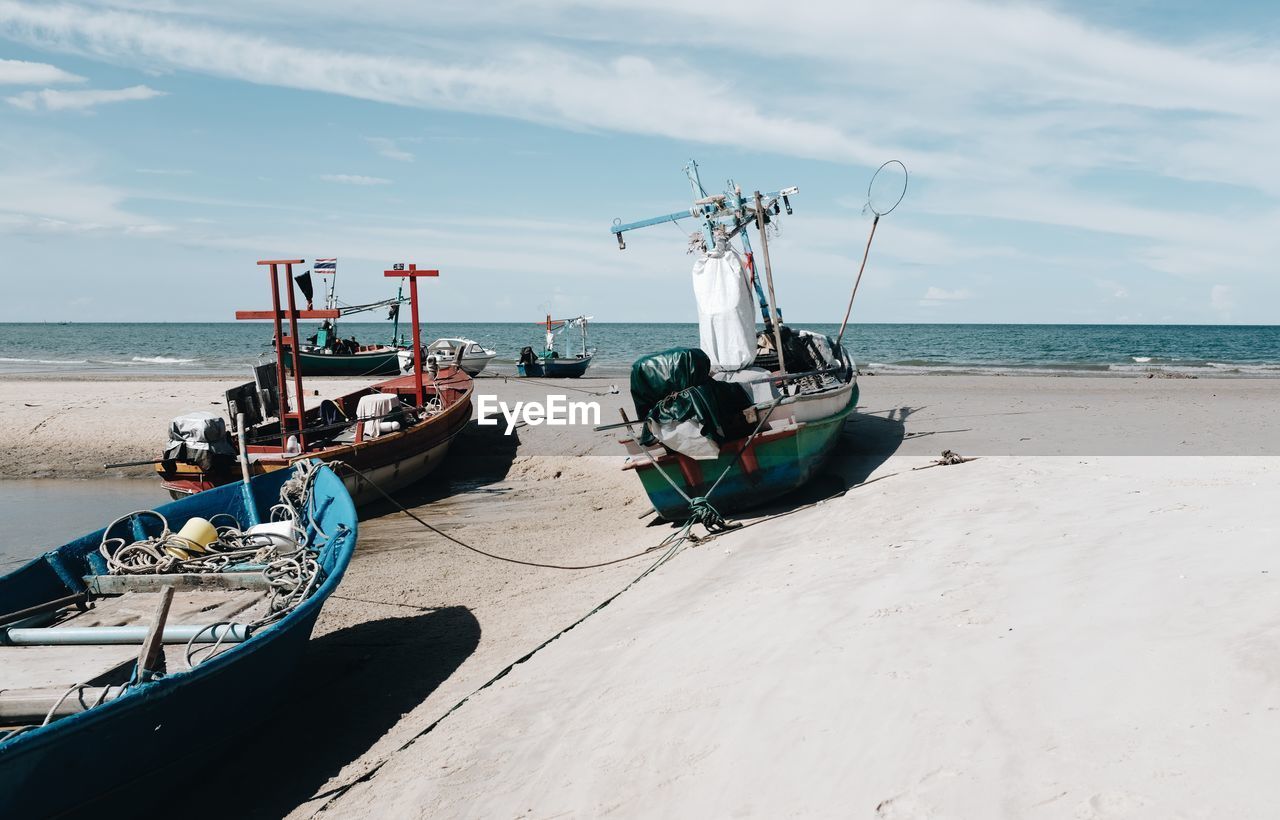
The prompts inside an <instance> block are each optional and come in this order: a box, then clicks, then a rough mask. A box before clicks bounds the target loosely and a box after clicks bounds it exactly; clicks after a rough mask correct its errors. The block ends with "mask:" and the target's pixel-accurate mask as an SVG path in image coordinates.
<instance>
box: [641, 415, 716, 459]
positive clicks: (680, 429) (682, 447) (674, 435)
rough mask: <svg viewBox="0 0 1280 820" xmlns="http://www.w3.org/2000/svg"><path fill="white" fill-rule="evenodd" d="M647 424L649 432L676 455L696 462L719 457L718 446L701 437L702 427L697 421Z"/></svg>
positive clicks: (652, 422)
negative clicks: (684, 456) (696, 460)
mask: <svg viewBox="0 0 1280 820" xmlns="http://www.w3.org/2000/svg"><path fill="white" fill-rule="evenodd" d="M647 423H648V425H649V431H650V432H652V433H653V435H654V436H655V437H656V438H657V439H658V441H661V442H662V443H663V444H665V445H666V446H668V447H670V448H671V449H672V450H675V451H676V452H677V453H681V454H683V455H686V456H688V457H689V458H695V459H698V460H706V459H712V458H716V457H718V456H719V455H720V445H719V444H716V443H715V442H714V441H712V440H711V439H709V438H707V437H706V436H704V435H702V425H701V423H699V422H698V420H697V419H686V420H685V421H680V422H663V423H662V424H658V423H657V422H655V421H653V420H652V419H650V420H649V421H648V422H647Z"/></svg>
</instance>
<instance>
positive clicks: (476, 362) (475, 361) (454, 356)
mask: <svg viewBox="0 0 1280 820" xmlns="http://www.w3.org/2000/svg"><path fill="white" fill-rule="evenodd" d="M459 353H461V358H459ZM427 355H428V356H435V357H436V360H437V361H439V362H444V363H447V364H457V365H458V366H459V367H461V368H462V369H463V370H465V371H466V372H467V375H469V376H478V375H480V373H481V371H483V370H484V369H485V367H487V366H488V365H489V362H491V361H493V359H494V357H496V356H497V355H498V351H496V350H489V349H487V348H486V347H485V346H484V345H482V344H480V343H479V342H477V341H474V340H472V339H463V338H449V339H436V340H435V341H434V342H432V343H431V344H429V345H427ZM400 356H401V361H402V362H404V369H405V370H409V368H410V367H411V366H412V361H413V353H412V352H410V351H404V352H403V353H401V354H400Z"/></svg>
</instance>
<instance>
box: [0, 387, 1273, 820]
mask: <svg viewBox="0 0 1280 820" xmlns="http://www.w3.org/2000/svg"><path fill="white" fill-rule="evenodd" d="M313 381H314V385H313V386H314V387H316V388H317V389H318V390H319V392H320V393H321V394H322V395H326V394H328V393H330V392H331V391H339V390H341V389H343V388H344V387H345V384H344V383H343V382H341V381H340V380H313ZM613 384H617V380H609V379H603V380H600V379H584V380H581V381H578V382H566V383H563V384H562V385H555V384H531V383H527V382H526V383H521V382H517V381H514V380H511V381H507V380H503V379H482V380H480V381H479V382H478V384H477V391H478V392H489V393H492V394H494V395H496V396H498V397H500V398H501V399H502V400H505V401H515V400H529V399H530V398H536V397H537V396H538V395H543V396H545V395H546V394H547V393H549V392H558V391H560V390H561V388H562V387H563V388H569V389H565V390H564V391H563V392H565V393H566V394H568V395H571V396H573V397H575V398H583V399H589V400H592V401H599V403H600V406H601V413H602V417H603V419H602V420H604V421H611V420H613V419H615V418H617V409H618V408H619V407H622V406H624V405H625V406H627V407H628V409H629V408H630V402H629V396H628V395H627V393H626V385H625V384H617V386H618V387H619V388H620V389H621V392H619V393H617V394H614V393H611V392H609V391H610V386H611V385H613ZM225 387H226V385H225V384H222V383H220V382H217V381H214V380H189V381H188V380H181V381H179V380H163V381H151V382H125V381H112V380H105V381H103V380H94V381H87V380H86V381H75V380H72V381H59V382H57V383H54V382H50V381H42V380H38V379H13V380H5V381H0V397H2V399H3V401H2V403H0V413H3V414H4V419H3V420H4V421H5V422H6V423H5V424H4V425H2V427H3V429H4V430H5V431H6V432H5V434H4V438H3V439H0V453H3V460H2V461H3V465H4V471H5V473H4V474H5V476H6V477H27V478H30V477H33V476H40V475H50V474H54V473H57V474H60V475H64V476H65V475H68V474H71V475H77V476H84V477H89V476H101V475H102V473H101V464H102V462H103V461H106V460H122V461H123V460H131V459H144V458H148V457H153V455H154V453H155V452H156V450H157V448H158V447H159V446H160V445H161V444H162V442H163V438H164V432H165V425H166V422H167V419H168V417H169V416H171V415H175V414H177V413H180V412H183V411H185V410H190V409H199V408H201V407H202V406H207V407H210V408H214V404H213V402H214V401H216V400H217V399H218V398H219V396H220V395H221V391H222V390H224V389H225ZM594 394H600V395H594ZM862 395H863V398H862V401H861V402H860V405H861V406H860V408H859V412H858V413H857V414H856V415H855V416H853V417H851V419H850V421H849V422H848V425H847V427H846V431H845V434H844V436H843V440H842V444H841V448H840V450H839V451H838V453H837V455H836V458H835V459H834V460H833V462H832V463H831V465H830V466H829V467H828V469H827V470H826V472H825V473H824V474H823V475H822V476H820V477H819V479H818V480H817V481H816V482H814V484H813V485H811V486H810V487H809V488H807V489H806V490H804V491H802V492H801V493H800V494H799V497H792V498H788V499H784V500H782V501H780V502H778V503H776V504H774V505H771V506H770V507H767V508H764V509H762V510H759V511H756V512H755V513H753V514H752V515H749V516H745V517H744V518H743V519H742V520H744V521H746V522H747V523H749V524H751V526H748V527H746V528H745V529H742V530H739V531H734V532H731V533H728V534H725V535H721V536H719V537H717V538H714V539H712V540H708V541H702V542H700V543H692V544H689V545H687V546H686V547H685V548H684V549H683V550H682V551H681V552H680V553H678V554H677V555H675V556H674V557H673V558H672V559H671V560H670V561H669V562H668V563H666V564H664V565H663V566H661V567H660V568H659V569H658V570H656V571H655V572H654V573H653V574H652V575H650V576H648V577H647V578H645V579H644V580H643V581H641V582H640V583H638V584H637V585H636V586H634V587H633V588H631V589H630V590H628V591H627V592H626V593H625V594H623V595H621V596H620V597H618V598H617V600H616V601H614V602H613V603H612V604H610V605H609V606H608V607H606V608H604V609H601V610H600V611H599V612H597V613H595V614H594V615H591V617H589V618H587V619H586V620H585V621H584V622H583V623H582V624H581V625H580V626H577V627H576V628H574V629H573V630H571V631H569V632H567V633H565V634H564V635H563V636H562V637H560V638H558V639H557V640H555V641H553V642H552V643H550V644H549V645H547V646H546V647H545V648H543V649H541V650H540V651H537V652H534V654H532V656H531V657H528V658H527V660H525V661H524V662H522V663H519V664H517V665H515V666H514V668H512V669H511V670H510V672H509V673H508V674H505V676H503V677H502V678H501V679H500V680H498V681H497V682H496V683H494V684H493V685H491V686H488V687H487V688H484V689H480V688H481V687H482V686H484V684H486V683H487V682H488V681H490V679H492V678H493V677H494V676H495V675H498V674H499V673H501V672H502V671H503V670H504V669H506V668H507V667H508V666H509V665H511V664H513V663H515V662H516V661H518V660H520V659H521V658H525V656H526V655H529V653H531V652H533V651H534V650H535V649H537V648H538V647H539V646H540V645H541V644H542V643H543V642H544V641H546V640H547V639H549V638H551V637H552V636H555V635H556V634H557V633H559V632H560V631H561V630H562V629H564V628H565V627H567V626H569V625H571V624H573V623H574V622H576V621H577V620H578V619H580V618H582V617H583V616H584V615H587V614H588V613H590V612H591V611H592V610H593V608H594V607H596V606H597V605H598V604H600V603H601V602H602V601H605V600H606V599H609V598H610V597H611V596H613V595H614V594H616V593H617V592H618V591H619V590H621V589H623V588H624V587H625V586H626V585H627V584H628V583H630V582H631V581H632V580H634V579H635V578H636V577H637V576H638V575H639V574H640V573H641V572H643V571H644V570H645V569H646V568H647V567H648V566H649V565H650V564H652V563H653V561H654V560H655V559H656V557H657V553H650V554H648V555H643V556H642V557H639V558H636V559H634V560H631V561H626V562H622V563H618V564H613V565H610V566H605V567H599V568H596V569H590V570H579V571H565V570H552V569H543V568H532V567H528V566H521V565H517V564H511V563H504V562H500V561H495V560H493V559H490V558H485V557H482V556H479V555H476V554H474V553H469V552H467V551H465V550H463V549H462V548H460V547H458V546H456V545H455V544H452V543H450V542H448V541H445V540H444V539H441V538H440V537H439V536H436V535H434V534H432V533H429V532H426V531H425V530H423V529H422V528H421V527H419V526H418V525H417V524H416V523H415V522H413V521H412V520H410V519H408V518H407V517H405V516H404V515H403V514H401V513H399V512H396V511H394V510H393V509H391V508H389V507H388V506H386V505H383V506H382V507H377V508H374V509H370V510H368V511H366V512H365V513H364V518H365V520H364V522H363V523H362V529H361V539H360V548H359V551H358V553H357V556H356V559H355V561H354V562H353V564H352V566H351V569H350V571H349V573H348V576H347V578H346V579H345V581H344V583H343V586H342V588H341V589H340V590H339V591H338V593H337V594H335V595H334V596H333V598H332V599H331V600H330V601H329V603H328V605H327V606H326V608H325V610H324V613H323V615H322V616H321V619H320V622H319V624H318V626H317V629H316V634H315V638H314V640H313V644H312V646H311V648H310V650H309V653H308V656H307V660H306V663H305V665H304V668H303V669H301V670H300V672H299V677H298V681H299V686H298V691H297V693H296V694H293V695H291V697H290V700H289V708H288V710H287V712H286V711H282V712H281V716H280V718H279V720H277V721H273V722H272V723H270V724H268V725H267V726H264V727H263V728H262V730H261V733H260V735H259V736H258V737H256V738H250V739H248V740H247V741H246V746H245V748H246V749H248V748H253V747H255V746H256V745H258V744H263V743H274V742H277V741H276V740H275V739H276V738H279V737H281V736H282V734H287V736H288V737H289V742H290V743H291V744H295V745H296V747H297V748H306V749H307V750H308V755H307V756H305V757H301V758H296V759H287V760H283V761H280V762H279V763H278V766H279V770H278V776H277V777H275V778H273V779H272V781H271V783H270V785H269V787H268V788H266V789H265V790H264V791H263V793H262V794H261V797H260V800H259V802H258V803H257V805H256V806H255V816H262V817H272V816H280V815H284V814H290V815H291V816H295V817H311V816H315V815H317V814H320V815H323V816H326V817H330V816H332V817H380V816H421V817H427V816H513V815H517V814H520V815H528V816H534V817H551V816H563V815H571V816H583V815H602V814H612V815H616V816H634V815H637V814H655V813H661V814H684V815H690V814H693V815H702V816H707V815H711V816H721V815H727V814H742V815H751V816H778V815H808V816H825V815H832V814H839V815H842V816H856V817H942V816H953V817H957V816H958V817H1024V816H1038V817H1064V818H1066V817H1072V818H1074V817H1175V816H1178V817H1221V816H1234V817H1250V816H1256V817H1262V816H1267V814H1268V813H1269V807H1270V806H1272V805H1274V803H1275V800H1276V799H1277V798H1280V794H1275V793H1273V792H1275V791H1276V790H1275V788H1274V787H1272V786H1270V785H1269V784H1270V783H1271V782H1272V778H1270V777H1269V776H1268V771H1269V769H1270V768H1273V767H1274V765H1275V763H1276V762H1277V759H1276V755H1275V754H1274V753H1273V752H1271V751H1270V745H1271V744H1269V743H1268V742H1267V740H1268V738H1269V737H1271V736H1272V735H1273V734H1274V733H1275V731H1276V730H1277V729H1280V725H1277V722H1278V721H1280V712H1277V711H1276V704H1274V703H1272V701H1273V700H1274V697H1273V696H1272V694H1271V689H1273V688H1274V677H1275V675H1276V674H1277V673H1276V671H1275V669H1274V668H1273V667H1274V666H1275V664H1274V663H1272V662H1271V661H1269V660H1267V657H1268V656H1267V646H1268V643H1267V635H1268V634H1270V631H1271V630H1273V629H1274V622H1275V617H1274V614H1273V609H1274V607H1273V605H1272V603H1271V601H1272V597H1273V593H1272V590H1271V587H1270V585H1271V584H1272V583H1275V581H1274V578H1275V577H1276V576H1275V573H1278V572H1280V566H1276V565H1275V564H1274V561H1273V560H1272V559H1273V556H1272V555H1271V553H1272V551H1273V548H1274V545H1275V543H1276V541H1277V537H1278V536H1280V526H1278V525H1277V524H1276V523H1275V519H1274V516H1271V515H1269V514H1268V512H1267V511H1268V509H1269V507H1270V505H1271V504H1272V503H1273V498H1274V495H1275V492H1276V489H1277V485H1278V483H1280V461H1277V460H1276V459H1274V458H1256V457H1249V456H1257V455H1274V449H1275V448H1276V446H1277V445H1276V442H1277V441H1280V436H1277V435H1276V433H1277V429H1276V427H1277V422H1276V421H1275V418H1274V413H1272V412H1271V411H1270V408H1273V407H1274V406H1276V404H1275V403H1276V400H1277V398H1280V382H1275V381H1267V380H1246V379H1222V380H1160V379H1117V378H1106V379H1083V378H1057V379H1053V378H1045V379H1041V378H1001V377H986V378H982V377H884V376H877V377H864V378H863V380H862ZM28 405H34V406H28ZM90 422H91V423H90ZM86 430H91V431H92V434H86V433H85V432H84V431H86ZM70 441H74V442H75V446H74V447H72V446H69V445H68V442H70ZM620 449H621V448H619V447H617V445H616V443H614V442H613V438H612V436H610V435H609V434H605V433H592V432H590V431H589V430H588V429H585V428H549V427H545V426H543V427H537V426H523V427H521V428H520V429H519V430H517V432H516V435H514V436H504V435H503V434H502V430H501V429H500V428H498V427H478V426H477V427H473V428H471V429H470V430H469V431H468V432H467V433H466V434H465V436H464V437H463V438H462V439H461V440H459V442H458V443H457V446H456V447H455V449H454V452H453V454H452V455H451V457H450V460H449V462H447V463H446V465H445V467H444V468H443V469H444V472H443V473H442V475H441V476H440V478H439V480H431V481H429V482H427V483H426V484H425V485H423V486H421V487H418V488H416V489H414V490H411V491H408V492H406V493H404V494H402V496H401V500H402V501H403V502H404V503H405V504H406V505H407V506H410V507H412V508H413V509H414V511H415V513H416V514H418V515H421V516H423V517H424V518H425V519H426V520H428V521H430V522H431V523H432V524H433V525H435V526H437V527H440V528H441V529H443V530H445V531H446V532H448V533H449V534H450V535H453V536H454V537H456V538H459V539H461V540H463V541H465V542H466V543H468V544H472V545H474V546H476V547H479V548H481V549H485V550H488V551H491V552H495V553H499V554H502V555H506V556H510V557H513V558H517V559H520V560H525V561H533V562H541V563H553V564H560V565H575V566H576V565H582V564H594V563H599V562H603V561H608V560H611V559H615V558H619V557H622V556H627V555H633V554H637V553H643V552H644V551H645V550H647V549H650V548H652V547H654V546H655V545H657V544H658V543H659V542H661V541H662V539H663V538H665V537H666V536H667V535H669V534H670V533H671V532H672V528H671V527H670V526H668V525H656V526H655V525H651V524H650V522H649V521H648V520H645V519H642V518H641V517H640V516H641V513H642V512H643V511H645V510H646V509H647V506H648V504H647V500H646V499H645V498H644V496H643V493H642V491H641V489H640V486H639V483H638V482H637V481H636V480H635V478H634V476H632V475H631V474H630V473H626V472H623V471H622V470H621V469H620V467H621V464H622V458H621V455H620ZM942 449H952V450H956V451H958V452H960V453H962V454H963V455H966V456H978V457H979V458H978V459H977V460H975V461H972V462H969V463H966V464H962V465H956V466H950V467H938V468H931V469H926V470H914V469H913V468H917V467H922V466H925V465H928V464H930V463H931V461H932V460H933V458H936V456H937V454H938V453H939V451H941V450H942ZM69 451H73V452H69ZM1179 455H1180V456H1183V457H1171V456H1179ZM68 465H70V466H68ZM62 471H66V472H62ZM143 472H145V470H144V471H143ZM446 478H447V481H446V480H445V479H446ZM2 486H3V485H0V487H2ZM478 689H479V690H480V691H478V692H477V690H478ZM468 696H470V699H469V700H466V702H465V703H464V704H463V705H461V706H460V707H459V706H457V704H459V703H460V702H462V701H463V700H464V699H465V698H468ZM455 707H456V708H455ZM299 710H300V711H301V712H303V713H306V714H312V715H320V714H323V715H324V719H323V721H321V722H320V723H310V722H307V721H299V720H298V719H297V714H298V712H299ZM451 710H452V711H451ZM235 799H236V798H235V797H234V795H232V794H230V793H228V794H226V795H220V794H216V793H215V794H213V795H211V796H209V798H208V800H207V801H202V807H201V809H200V810H201V811H202V812H204V816H211V817H212V816H220V815H223V814H225V813H226V812H228V811H232V810H237V811H240V810H243V805H242V804H237V803H235V802H234V801H235Z"/></svg>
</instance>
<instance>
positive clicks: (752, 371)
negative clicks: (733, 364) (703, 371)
mask: <svg viewBox="0 0 1280 820" xmlns="http://www.w3.org/2000/svg"><path fill="white" fill-rule="evenodd" d="M771 375H773V374H771V373H770V372H769V371H768V370H765V369H764V368H763V367H744V368H743V369H741V370H735V371H733V372H732V373H716V374H715V375H714V376H713V377H712V378H714V379H715V380H716V381H722V382H736V383H738V384H740V385H742V386H743V387H745V388H746V389H747V391H748V392H749V393H751V402H752V403H753V404H769V403H770V402H772V401H773V400H774V399H776V398H777V397H778V387H777V385H776V384H774V383H773V382H770V381H760V380H761V379H768V378H769V376H771Z"/></svg>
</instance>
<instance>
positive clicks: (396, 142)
mask: <svg viewBox="0 0 1280 820" xmlns="http://www.w3.org/2000/svg"><path fill="white" fill-rule="evenodd" d="M364 141H365V142H367V143H369V145H371V146H373V148H374V150H376V151H377V152H378V154H379V155H381V156H384V157H386V158H387V159H394V160H396V161H397V162H413V154H412V153H411V152H409V151H406V150H405V149H404V148H403V147H401V143H402V142H406V141H407V140H404V139H393V138H391V137H365V138H364Z"/></svg>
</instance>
